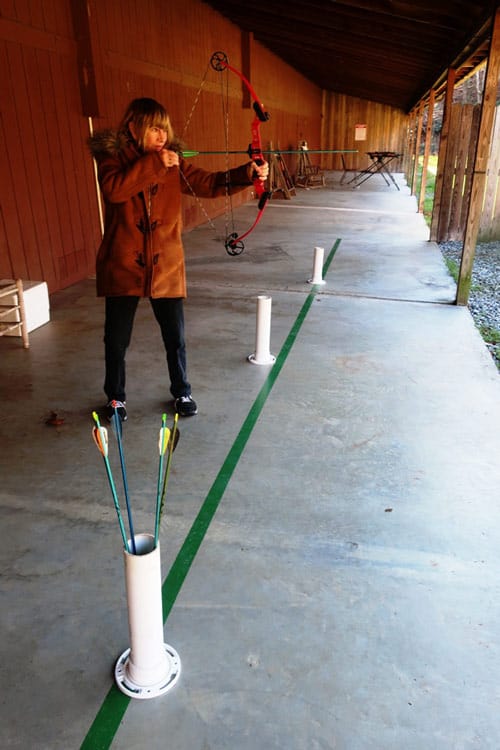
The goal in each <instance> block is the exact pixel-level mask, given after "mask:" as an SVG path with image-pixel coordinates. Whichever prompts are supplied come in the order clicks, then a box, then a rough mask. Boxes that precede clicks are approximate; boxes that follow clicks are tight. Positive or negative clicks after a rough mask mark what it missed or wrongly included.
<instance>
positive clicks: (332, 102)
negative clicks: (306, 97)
mask: <svg viewBox="0 0 500 750" xmlns="http://www.w3.org/2000/svg"><path fill="white" fill-rule="evenodd" d="M323 108H324V111H323V120H324V125H323V136H322V145H321V148H324V149H356V150H357V151H358V153H357V154H346V155H345V160H346V164H347V166H348V167H349V168H350V169H356V170H359V169H364V168H365V167H366V166H368V165H369V163H370V161H369V158H368V157H367V152H368V151H395V152H397V153H400V154H403V152H404V150H405V141H406V133H407V127H408V116H407V115H406V114H405V113H404V112H403V111H402V110H399V109H395V108H394V107H389V106H387V105H384V104H379V103H377V102H370V101H367V100H366V99H359V98H357V97H353V96H345V95H343V94H337V93H335V92H325V95H324V103H323ZM356 125H366V140H362V141H359V140H356V139H355V136H356ZM322 164H323V165H324V166H325V168H329V169H342V160H341V157H340V155H338V154H332V155H324V156H323V157H322ZM401 168H402V162H401V161H399V162H394V167H393V171H394V170H396V171H398V170H399V171H400V170H401Z"/></svg>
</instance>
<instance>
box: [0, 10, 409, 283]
mask: <svg viewBox="0 0 500 750" xmlns="http://www.w3.org/2000/svg"><path fill="white" fill-rule="evenodd" d="M216 50H223V51H225V52H226V53H227V55H228V57H229V59H230V62H231V63H232V64H233V65H234V66H235V67H236V68H239V69H242V70H243V71H244V73H245V75H246V76H247V78H249V79H250V80H251V81H252V84H253V86H254V88H255V90H256V91H257V93H258V94H259V96H260V98H261V99H262V101H263V102H264V104H265V106H266V108H267V109H268V110H269V112H270V113H271V119H270V120H269V122H268V123H265V124H263V125H262V127H261V133H262V138H263V143H264V145H266V146H267V145H268V144H270V143H272V144H273V145H274V146H279V147H281V148H282V149H287V148H290V147H292V148H296V147H297V145H298V144H299V143H300V142H301V141H303V140H306V141H307V142H308V144H309V147H310V148H356V147H357V146H356V145H355V144H354V141H353V139H354V125H355V124H357V123H358V122H362V123H366V124H367V126H368V130H367V133H368V140H367V141H366V143H363V144H362V147H361V148H360V156H359V158H358V159H357V160H356V162H357V164H358V165H359V166H363V164H364V162H363V157H362V155H361V153H364V151H366V150H370V149H382V148H383V149H385V148H388V149H394V150H400V147H401V136H400V134H399V131H400V130H401V125H402V122H403V120H404V115H403V114H402V113H400V112H395V111H394V110H392V109H390V108H387V107H384V106H382V105H377V104H374V103H371V102H364V101H362V100H359V99H350V98H349V97H345V96H339V95H335V94H323V92H322V91H321V90H320V89H318V88H317V87H316V86H314V85H312V84H311V83H310V82H309V81H308V80H306V79H305V78H304V77H303V76H301V75H300V74H299V73H298V72H296V71H294V70H293V69H291V68H290V67H289V66H287V65H286V64H285V63H283V62H281V61H280V60H279V59H278V58H276V57H275V56H274V55H273V54H272V53H271V52H270V51H269V50H267V49H265V48H263V47H261V45H259V44H258V43H256V42H255V41H254V40H253V39H252V37H251V35H248V34H244V33H242V32H241V31H240V30H239V29H238V28H237V27H235V26H233V25H232V24H231V23H230V22H229V21H227V20H226V19H225V18H223V17H222V16H221V15H219V14H217V13H216V12H215V11H213V10H212V9H211V8H209V7H208V6H207V5H205V3H203V2H202V1H201V0H183V2H182V3H172V2H165V1H164V0H148V2H147V3H145V4H144V3H143V4H141V3H137V2H136V0H106V1H105V2H103V1H102V0H51V2H43V3H41V2H40V1H39V0H0V60H1V71H2V75H1V76H0V94H1V110H0V139H1V142H0V145H1V147H2V153H3V155H4V157H3V158H2V161H1V166H0V170H1V180H0V208H1V217H0V218H1V221H0V278H14V277H17V276H20V277H22V278H23V279H31V280H38V281H40V280H43V281H46V282H47V284H48V287H49V291H50V292H54V291H56V290H58V289H62V288H64V287H66V286H69V285H70V284H73V283H75V282H76V281H79V280H81V279H84V278H87V277H88V276H89V275H92V274H93V273H94V259H95V254H96V251H97V248H98V245H99V241H100V235H101V230H100V222H99V211H98V198H97V190H96V185H95V176H94V171H93V164H92V160H91V159H90V156H89V154H88V150H87V145H86V141H87V138H88V135H89V133H90V129H91V128H93V129H94V130H98V129H100V128H102V127H109V126H114V125H116V124H117V122H118V120H119V119H120V117H121V115H122V113H123V110H124V108H125V107H126V105H127V104H128V102H129V101H130V100H131V99H132V98H134V97H137V96H153V97H155V98H157V99H159V100H160V101H162V102H163V103H164V104H165V105H166V106H167V108H168V109H169V111H170V114H171V118H172V121H173V124H174V127H175V129H176V131H177V132H178V134H179V135H182V137H183V139H184V141H185V143H186V147H187V148H189V149H193V150H224V149H226V145H227V144H226V139H225V135H224V132H225V116H224V113H223V109H222V97H221V86H227V94H228V102H229V103H228V122H229V144H228V145H229V148H231V149H240V148H241V149H246V148H247V147H248V143H249V141H250V121H251V118H252V116H253V111H252V110H251V109H250V108H249V102H248V101H247V97H246V96H245V95H244V93H243V92H242V86H241V83H240V81H239V80H238V79H237V77H236V76H234V75H231V74H228V75H226V74H220V73H217V72H215V71H214V70H212V69H211V68H209V67H208V69H207V66H208V63H209V59H210V56H211V54H212V53H213V52H214V51H216ZM205 72H206V74H207V75H206V80H205V84H204V86H203V88H202V90H201V92H200V83H201V81H202V79H203V77H204V74H205ZM198 94H199V96H198ZM196 101H197V104H196V106H194V109H193V105H194V104H195V102H196ZM186 122H188V123H189V124H188V127H187V128H186V127H185V126H186ZM245 158H246V157H245V156H241V157H232V160H231V162H230V164H231V165H232V164H234V163H238V162H240V161H244V160H245ZM287 159H288V161H289V168H290V170H291V171H292V172H293V171H294V159H293V157H287ZM321 162H322V164H323V166H325V167H328V168H331V167H334V168H340V160H339V158H329V157H328V156H326V157H325V158H324V159H323V158H322V159H321ZM197 164H199V166H203V167H206V168H207V169H225V167H226V160H225V157H224V156H203V157H202V156H199V157H197ZM250 197H251V191H250V190H249V191H248V193H245V194H243V196H242V197H241V198H239V200H247V199H249V198H250ZM204 205H205V208H206V210H207V211H208V213H209V214H210V215H211V216H214V215H216V214H219V213H221V212H223V211H224V205H223V199H219V200H218V201H204ZM184 220H185V225H186V227H187V228H189V227H192V226H194V225H196V224H198V223H200V222H204V221H206V217H205V216H204V215H203V213H202V211H201V209H200V207H199V204H198V203H197V202H196V201H195V200H194V199H192V198H187V199H186V201H185V210H184ZM186 244H188V240H187V242H186Z"/></svg>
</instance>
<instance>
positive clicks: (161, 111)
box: [118, 97, 175, 151]
mask: <svg viewBox="0 0 500 750" xmlns="http://www.w3.org/2000/svg"><path fill="white" fill-rule="evenodd" d="M130 123H133V124H134V129H135V140H136V141H137V145H138V146H139V148H140V149H141V150H142V151H143V150H144V136H145V135H146V131H147V129H148V128H161V129H162V130H164V131H165V132H166V134H167V145H170V144H172V143H174V141H175V135H174V130H173V128H172V124H171V122H170V117H169V116H168V114H167V110H166V109H165V107H163V106H162V105H161V104H160V103H159V102H157V101H156V100H155V99H149V98H147V97H144V98H141V99H133V101H131V102H130V104H129V105H128V107H127V109H126V111H125V114H124V115H123V118H122V121H121V123H120V125H119V128H118V129H119V131H120V133H123V134H125V135H127V137H128V136H131V135H132V134H131V132H130V130H129V125H130Z"/></svg>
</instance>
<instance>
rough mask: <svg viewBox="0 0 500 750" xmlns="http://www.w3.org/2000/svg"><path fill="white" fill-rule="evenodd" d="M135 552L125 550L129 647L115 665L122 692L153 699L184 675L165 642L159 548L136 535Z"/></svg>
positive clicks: (149, 537)
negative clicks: (181, 673) (181, 674)
mask: <svg viewBox="0 0 500 750" xmlns="http://www.w3.org/2000/svg"><path fill="white" fill-rule="evenodd" d="M135 544H136V552H137V554H135V555H133V554H131V553H130V552H127V551H126V550H124V552H123V555H124V561H125V585H126V591H127V609H128V623H129V636H130V648H128V649H127V650H126V651H124V652H123V654H122V655H121V656H120V658H119V659H118V661H117V663H116V667H115V679H116V683H117V685H118V687H119V689H120V690H121V691H122V692H123V693H125V694H126V695H128V696H130V697H131V698H154V697H156V696H158V695H162V694H163V693H165V692H167V690H170V688H172V687H173V686H174V685H175V683H176V682H177V680H178V679H179V676H180V672H181V663H180V659H179V655H178V654H177V652H176V651H175V650H174V649H173V648H172V647H171V646H169V645H168V644H166V643H164V642H163V607H162V593H161V585H162V582H161V562H160V545H159V544H158V545H157V546H156V547H155V539H154V536H153V535H151V534H136V536H135Z"/></svg>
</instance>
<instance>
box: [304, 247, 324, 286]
mask: <svg viewBox="0 0 500 750" xmlns="http://www.w3.org/2000/svg"><path fill="white" fill-rule="evenodd" d="M324 255H325V248H324V247H315V248H314V263H313V275H312V279H308V283H309V284H325V283H326V282H325V281H323V258H324Z"/></svg>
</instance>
